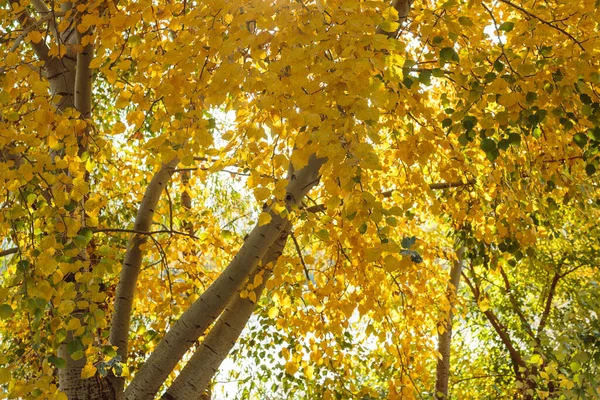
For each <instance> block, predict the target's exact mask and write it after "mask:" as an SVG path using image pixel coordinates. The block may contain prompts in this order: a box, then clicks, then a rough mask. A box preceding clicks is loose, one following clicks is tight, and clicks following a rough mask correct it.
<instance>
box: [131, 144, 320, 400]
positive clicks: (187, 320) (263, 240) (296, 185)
mask: <svg viewBox="0 0 600 400" xmlns="http://www.w3.org/2000/svg"><path fill="white" fill-rule="evenodd" d="M325 161H326V160H325V159H323V158H318V157H317V156H315V155H312V156H311V157H310V158H309V161H308V165H307V166H306V167H304V168H302V169H301V170H300V171H298V172H297V173H295V172H293V173H292V174H291V175H290V176H289V179H288V181H289V183H288V186H287V188H286V190H287V193H286V196H285V203H286V206H287V209H288V211H290V210H291V209H292V208H295V207H297V206H298V204H300V202H301V201H302V199H303V198H304V196H305V195H306V194H307V193H308V191H309V190H310V189H311V188H312V187H313V186H315V185H316V184H317V183H318V181H319V176H320V175H319V170H320V168H321V166H322V165H323V164H324V163H325ZM263 212H268V213H269V215H270V217H271V221H270V222H268V223H266V224H264V225H256V226H255V227H254V229H253V230H252V232H251V233H250V234H249V235H248V237H247V238H246V240H245V241H244V244H243V245H242V247H241V248H240V250H239V251H238V253H237V254H236V256H235V257H234V259H233V260H232V261H231V262H230V263H229V265H228V266H227V268H225V270H224V271H223V272H222V273H221V274H220V275H219V277H218V278H217V279H216V280H215V281H214V282H213V283H212V284H211V285H210V286H209V288H208V289H207V290H206V291H205V292H204V293H203V294H202V295H201V296H200V297H199V298H198V299H197V300H196V301H195V302H194V303H192V305H191V306H190V307H189V308H188V309H187V310H186V311H185V312H184V313H183V314H182V315H181V317H180V318H179V319H178V320H177V321H176V322H175V323H174V324H173V325H172V327H171V329H170V330H169V331H168V332H167V333H166V335H165V336H164V337H163V339H162V340H161V341H160V342H159V344H158V346H157V347H156V349H155V350H154V352H153V353H152V354H151V355H150V357H149V358H148V359H147V360H146V362H145V363H144V364H143V365H142V367H141V369H140V370H139V372H138V373H137V374H136V375H135V377H134V378H133V380H132V381H131V383H130V384H129V386H128V387H127V389H126V390H125V399H126V400H147V399H148V400H149V399H153V398H154V396H155V395H156V393H157V392H158V390H159V389H160V387H161V385H162V384H163V382H164V381H165V379H166V378H167V377H168V376H169V374H170V373H171V371H173V368H174V367H175V366H176V365H177V363H178V362H179V361H180V360H181V358H182V357H183V355H184V354H185V352H186V351H188V349H189V348H190V347H191V345H192V344H193V343H195V342H196V340H198V338H199V337H200V336H201V335H202V334H203V333H204V331H205V330H206V329H207V328H208V327H209V326H210V324H211V323H213V321H215V320H216V319H217V318H218V317H219V314H221V312H222V311H223V309H224V308H225V307H226V306H227V303H228V302H229V301H230V300H231V299H233V298H234V296H235V294H236V293H237V291H238V290H239V289H240V287H241V286H242V285H243V284H244V282H245V281H246V279H247V278H248V276H250V274H251V273H252V272H253V271H254V270H255V269H256V266H257V265H258V262H259V261H260V260H261V259H262V258H263V257H264V256H265V254H266V253H267V252H268V250H269V248H270V247H271V246H272V244H273V243H274V242H275V241H276V240H277V238H278V237H281V235H284V234H286V235H287V232H288V231H289V230H290V228H291V223H290V222H289V221H288V220H287V219H286V218H284V217H283V216H282V215H280V214H276V213H275V212H274V211H272V210H270V209H269V208H266V209H265V210H264V211H263Z"/></svg>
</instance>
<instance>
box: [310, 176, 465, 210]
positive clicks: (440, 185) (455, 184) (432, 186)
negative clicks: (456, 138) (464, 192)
mask: <svg viewBox="0 0 600 400" xmlns="http://www.w3.org/2000/svg"><path fill="white" fill-rule="evenodd" d="M475 182H476V180H475V179H469V180H468V181H467V182H461V181H455V182H439V183H431V184H429V189H431V190H444V189H451V188H456V187H461V186H469V185H474V184H475ZM393 193H394V190H388V191H386V192H383V193H382V194H381V195H382V196H383V197H384V198H389V197H392V194H393ZM326 209H327V207H326V206H325V204H317V205H314V206H311V207H308V208H306V211H308V212H311V213H317V212H323V211H325V210H326Z"/></svg>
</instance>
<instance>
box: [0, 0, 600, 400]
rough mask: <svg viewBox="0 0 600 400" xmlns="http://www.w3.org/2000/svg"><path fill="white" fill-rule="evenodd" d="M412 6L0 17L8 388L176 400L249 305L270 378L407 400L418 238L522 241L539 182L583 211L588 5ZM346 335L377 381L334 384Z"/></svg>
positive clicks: (5, 7) (420, 314) (436, 245)
mask: <svg viewBox="0 0 600 400" xmlns="http://www.w3.org/2000/svg"><path fill="white" fill-rule="evenodd" d="M411 4H412V2H411V1H402V0H399V1H394V2H393V4H392V5H391V6H390V5H389V4H387V3H385V2H381V3H378V2H370V3H369V2H357V3H348V2H342V1H340V2H338V1H333V0H332V1H329V2H327V3H325V2H321V1H317V2H315V3H308V2H303V1H297V2H296V1H292V2H274V3H272V4H271V3H266V2H263V1H249V2H245V3H243V4H232V3H228V2H222V1H211V2H207V3H203V4H198V3H194V2H191V3H188V2H186V1H184V2H182V3H172V2H168V1H167V2H159V3H156V2H148V3H139V2H123V3H121V2H110V1H108V2H103V1H95V2H84V1H82V2H68V1H62V2H59V3H57V2H53V3H46V2H44V1H43V0H31V1H30V2H27V1H21V2H18V1H13V0H11V1H8V2H3V3H2V7H0V16H1V19H2V21H3V23H2V28H1V29H2V35H3V39H2V40H3V42H4V43H6V44H7V46H4V47H3V49H2V55H3V59H4V61H3V62H2V63H1V64H0V71H1V73H0V113H1V114H0V138H1V142H0V145H1V146H2V148H1V152H2V153H1V161H2V164H1V165H2V178H3V179H2V185H3V186H2V193H3V195H4V196H3V198H4V201H3V203H2V205H1V207H2V210H3V213H2V217H1V219H0V229H1V232H2V233H1V234H2V237H3V238H5V239H4V240H3V246H4V250H3V251H2V255H3V256H4V257H5V258H4V260H5V261H4V268H3V270H2V273H3V279H2V292H1V293H0V303H2V305H1V306H0V311H1V316H2V332H3V333H4V332H6V333H9V332H10V335H7V336H6V337H3V339H2V342H1V345H2V350H3V353H4V356H3V358H1V359H0V363H1V364H2V366H3V367H2V368H3V369H2V373H1V378H2V379H1V380H2V384H4V385H5V390H6V391H7V393H8V395H9V396H12V397H19V396H23V397H27V396H29V397H32V398H33V397H39V396H45V397H57V398H61V397H62V398H65V397H66V398H71V399H84V398H108V399H112V398H126V399H144V398H154V397H155V396H157V395H158V394H162V395H163V396H164V397H165V398H177V399H186V398H190V397H192V398H194V397H197V396H198V392H200V391H202V390H203V388H204V387H205V386H207V385H208V383H209V382H210V379H211V377H212V376H213V374H214V371H215V370H216V369H217V368H218V365H219V363H220V362H221V361H222V359H223V358H224V357H225V356H226V355H227V354H228V352H229V350H230V349H231V347H232V346H233V344H234V342H235V341H236V340H237V337H238V335H239V334H240V332H241V330H242V329H243V327H244V325H245V323H246V321H247V320H248V318H249V316H250V314H251V313H252V311H253V309H254V306H255V304H256V303H257V301H258V299H259V298H260V296H261V293H262V291H263V290H265V288H266V289H268V290H269V291H270V296H269V299H266V300H265V302H266V303H267V304H268V311H266V316H267V317H268V320H275V325H276V327H277V328H281V329H287V330H291V329H296V331H295V334H296V335H297V336H299V339H302V340H309V341H310V339H309V338H308V335H306V333H307V332H311V333H313V334H314V335H315V337H314V338H313V339H314V340H313V343H310V346H311V347H312V346H313V345H314V346H316V349H311V352H312V354H313V357H314V359H313V360H312V362H313V363H314V364H316V366H317V367H319V368H315V365H312V363H311V364H309V363H307V362H306V361H304V360H303V359H302V352H300V351H299V350H298V351H296V352H289V351H288V354H287V356H286V355H284V358H286V362H285V369H286V371H287V373H288V374H289V375H295V374H296V372H297V371H298V370H300V369H302V371H303V373H304V374H306V375H307V376H311V375H315V373H321V377H322V378H323V379H324V381H325V382H326V386H325V387H324V388H323V391H324V392H323V393H322V394H323V396H329V395H331V396H333V395H334V393H335V391H336V390H338V389H339V390H340V391H341V392H342V393H345V396H349V395H350V394H352V395H354V393H355V392H361V393H363V394H364V395H365V396H375V395H376V394H377V393H379V394H382V393H385V394H387V395H390V397H393V394H397V395H406V396H411V395H414V393H415V392H419V393H421V392H425V391H427V390H429V389H426V388H428V387H430V383H429V382H430V379H429V375H430V374H429V372H428V371H430V369H431V368H430V367H429V364H430V362H431V356H432V355H433V354H435V350H434V348H435V347H434V343H433V341H432V340H431V338H430V336H431V329H429V328H431V327H436V326H437V325H438V322H439V316H440V310H439V309H438V306H437V301H438V300H439V301H440V302H446V301H447V299H446V296H445V288H446V283H447V277H446V275H445V274H444V273H443V269H442V268H440V267H439V265H436V264H435V260H436V258H438V257H439V256H440V252H442V251H443V250H444V248H445V247H447V245H446V244H445V241H444V239H443V238H441V237H440V236H441V235H440V231H442V230H443V229H442V228H440V229H439V230H436V229H433V230H431V229H429V230H428V229H426V227H424V224H425V223H427V224H430V225H431V226H439V227H446V226H447V225H448V222H447V220H446V219H445V217H447V216H451V217H452V226H455V227H459V226H463V225H467V224H471V225H472V226H473V232H474V233H473V234H474V237H475V238H476V239H477V240H480V241H483V242H484V243H486V245H488V246H492V243H501V241H502V240H504V239H506V238H507V237H509V236H511V235H512V236H511V237H514V239H515V240H516V241H518V242H519V243H520V244H522V245H523V246H525V245H531V244H533V243H535V239H536V237H537V236H538V235H539V234H540V233H539V231H538V229H537V228H536V227H534V226H533V225H534V224H532V223H530V221H531V218H532V217H531V214H532V212H533V211H535V210H534V208H535V207H534V203H533V202H532V203H531V204H526V203H527V201H526V200H527V196H529V195H530V193H531V191H532V190H534V191H535V192H536V193H537V192H538V191H539V187H540V184H541V183H542V182H543V184H544V185H545V186H546V187H548V188H550V187H551V186H553V188H552V189H551V190H554V188H558V189H557V190H559V191H562V192H566V193H571V196H573V195H574V194H576V193H577V194H584V195H585V196H586V200H589V199H593V198H594V196H595V194H594V193H595V192H594V190H595V189H593V186H586V187H592V189H590V190H589V191H587V192H583V191H582V190H581V189H580V187H579V186H578V185H579V184H581V183H582V182H586V183H589V182H590V180H591V179H593V176H594V172H595V169H596V166H597V164H598V157H597V150H598V143H600V139H599V136H598V132H597V130H598V127H597V122H598V121H597V116H598V113H599V112H600V111H598V109H599V108H600V107H598V101H597V96H596V86H597V84H598V73H597V69H598V68H597V66H598V65H597V64H598V62H597V59H596V58H595V53H593V49H594V48H595V44H596V41H597V40H598V38H597V37H595V36H594V33H593V31H594V30H593V29H592V28H593V23H594V22H593V21H595V20H597V12H596V11H595V7H594V6H593V5H592V4H591V3H590V4H587V2H582V3H579V4H577V5H570V6H569V7H568V8H567V7H565V6H564V5H561V4H558V5H556V7H552V6H551V5H549V4H544V5H539V4H536V3H533V2H527V3H524V4H521V5H519V4H515V3H512V2H510V1H508V0H506V1H505V0H501V1H499V2H498V3H494V4H487V3H485V2H483V3H480V4H474V3H471V2H469V3H465V4H463V3H459V2H452V1H451V2H443V3H441V2H440V4H438V3H437V2H431V3H421V4H418V5H417V8H416V9H413V10H411V13H412V14H410V15H414V16H410V17H409V14H408V11H409V9H410V6H411ZM492 26H493V28H494V29H493V34H492V35H491V36H490V35H488V33H486V32H488V31H489V30H490V27H492ZM558 127H560V128H558ZM220 174H221V175H222V174H227V175H229V176H236V177H243V178H244V180H243V181H241V182H240V181H234V179H233V178H232V179H230V180H223V178H222V176H221V177H219V176H220ZM227 175H226V176H227ZM590 176H591V177H592V178H590ZM550 182H552V184H550ZM242 187H243V188H244V190H247V191H248V193H251V194H252V195H253V197H254V199H248V197H245V196H244V195H239V194H235V192H237V191H239V189H240V188H242ZM438 189H440V190H443V191H444V193H445V194H442V195H440V194H436V190H438ZM251 204H252V205H251ZM254 204H256V205H257V206H258V208H259V209H258V210H256V209H255V208H254V207H253V205H254ZM502 205H504V208H503V209H502V207H501V206H502ZM492 215H497V218H496V219H493V218H492ZM236 218H237V219H236ZM253 224H255V227H254V228H253V229H252V230H251V231H250V232H249V233H247V234H246V230H247V227H248V226H252V225H253ZM524 228H526V229H527V230H526V231H525V233H522V230H523V229H524ZM288 236H291V237H292V242H293V244H294V246H293V248H289V249H288V250H285V251H284V248H285V247H286V241H287V239H288ZM288 247H291V246H288ZM432 299H433V301H432ZM269 302H270V303H269ZM303 302H306V307H305V309H302V308H301V307H300V303H303ZM441 308H444V307H441ZM448 309H449V308H448V307H446V310H448ZM355 313H357V314H358V315H360V316H361V318H362V319H361V320H360V321H359V323H358V325H356V324H355V323H354V322H352V317H353V316H354V315H355ZM263 314H264V312H263ZM284 317H285V319H284ZM215 321H216V322H215ZM266 323H267V322H265V324H266ZM361 323H363V324H364V326H365V329H368V332H366V337H374V338H377V341H378V346H377V348H375V349H366V350H365V351H366V354H373V355H374V356H376V357H377V359H378V360H381V363H382V369H381V370H382V375H383V376H385V375H386V374H387V376H385V379H386V380H387V383H386V385H385V387H382V386H381V385H379V384H377V385H375V386H377V390H376V389H374V388H373V387H371V386H372V385H371V383H370V382H371V381H372V380H376V378H377V379H381V378H382V377H381V376H379V377H372V379H367V380H363V379H362V378H360V379H359V378H357V379H356V380H355V382H352V383H351V384H350V385H349V387H345V385H344V384H343V382H342V383H341V387H339V388H338V387H337V385H338V384H339V383H335V382H332V381H331V379H329V380H327V377H328V374H329V371H331V370H334V371H335V373H336V374H339V376H341V377H343V378H346V377H348V376H350V375H351V374H350V371H351V367H352V365H353V364H352V363H353V362H356V364H357V365H358V364H361V362H360V361H357V359H356V355H351V353H352V352H350V351H348V346H350V347H352V345H353V343H354V340H349V339H348V338H347V336H352V332H353V329H355V328H356V327H357V326H359V325H360V324H361ZM284 325H285V326H284ZM369 326H370V328H369ZM407 332H410V335H407ZM388 336H391V337H394V339H393V340H391V339H388V338H387V337H388ZM343 337H346V339H343ZM201 339H203V340H201ZM417 339H418V340H417ZM319 346H320V348H319ZM328 349H331V350H328ZM340 349H341V351H338V350H340ZM320 353H321V354H320ZM324 355H325V356H324ZM188 360H189V361H188ZM352 360H354V361H352ZM182 361H187V364H185V367H184V366H183V364H184V363H183V362H182ZM209 361H210V362H209ZM319 363H321V364H319ZM180 364H181V365H180ZM323 365H324V366H323ZM315 371H316V372H315ZM344 391H345V392H344Z"/></svg>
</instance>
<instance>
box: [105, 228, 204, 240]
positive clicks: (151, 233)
mask: <svg viewBox="0 0 600 400" xmlns="http://www.w3.org/2000/svg"><path fill="white" fill-rule="evenodd" d="M104 232H125V233H137V234H138V235H149V236H152V235H157V234H160V233H170V234H172V235H181V236H187V237H190V238H192V239H199V238H198V236H195V235H192V234H190V233H186V232H180V231H175V230H170V229H163V230H160V231H151V232H147V231H139V230H136V229H120V228H100V229H94V233H104Z"/></svg>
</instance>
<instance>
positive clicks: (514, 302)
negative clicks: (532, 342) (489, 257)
mask: <svg viewBox="0 0 600 400" xmlns="http://www.w3.org/2000/svg"><path fill="white" fill-rule="evenodd" d="M498 267H499V269H500V274H501V275H502V280H503V281H504V288H505V291H506V294H508V298H509V300H510V302H511V304H512V306H513V309H514V310H515V312H516V313H517V315H518V316H519V319H520V320H521V324H522V325H523V328H525V331H526V332H527V334H528V335H529V336H530V337H531V338H532V339H535V337H536V336H535V334H534V333H533V329H531V325H530V324H529V322H528V321H527V318H526V317H525V315H524V314H523V311H522V310H521V307H520V306H519V304H518V303H517V299H516V298H515V296H514V293H513V290H512V286H511V284H510V281H509V280H508V276H507V275H506V271H504V268H502V266H501V265H498Z"/></svg>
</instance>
